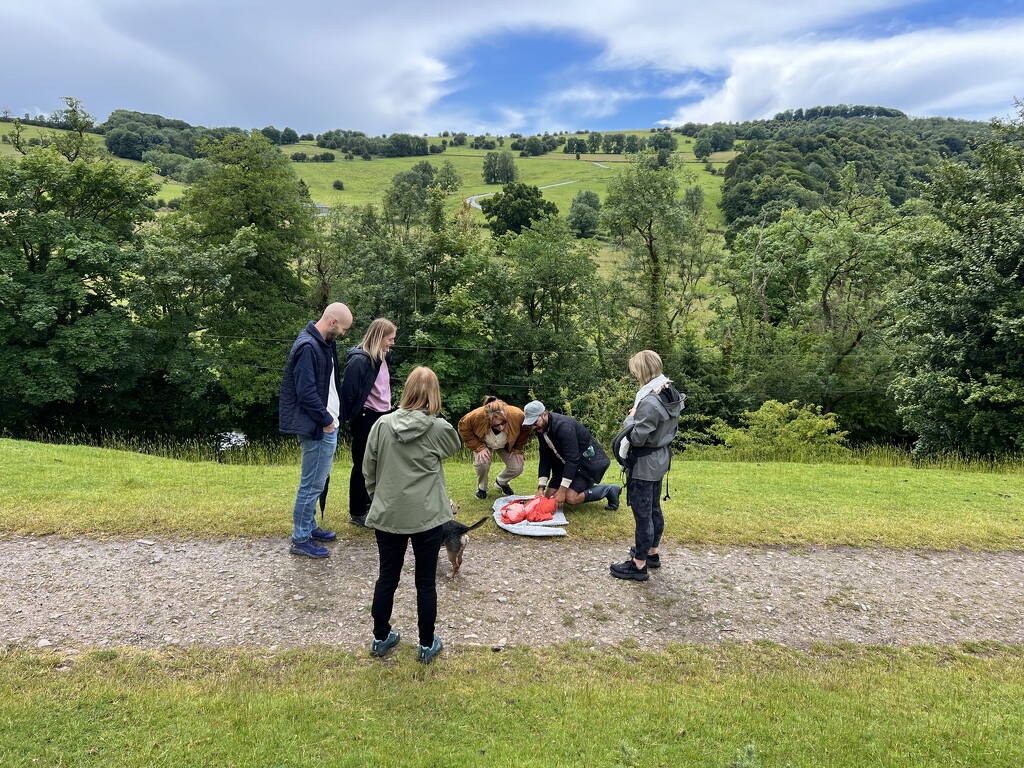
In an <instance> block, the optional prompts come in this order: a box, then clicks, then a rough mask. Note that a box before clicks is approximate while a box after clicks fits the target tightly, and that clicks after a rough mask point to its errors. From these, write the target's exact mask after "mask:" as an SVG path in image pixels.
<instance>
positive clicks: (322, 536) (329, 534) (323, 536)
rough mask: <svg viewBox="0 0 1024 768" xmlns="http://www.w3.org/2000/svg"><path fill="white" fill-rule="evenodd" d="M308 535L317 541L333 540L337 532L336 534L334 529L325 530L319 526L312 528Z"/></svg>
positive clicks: (336, 536)
mask: <svg viewBox="0 0 1024 768" xmlns="http://www.w3.org/2000/svg"><path fill="white" fill-rule="evenodd" d="M309 535H310V536H312V537H313V538H314V539H316V540H317V541H334V540H335V539H336V538H338V534H336V533H335V532H334V531H325V530H324V529H323V528H321V527H320V526H317V527H316V528H314V529H313V531H312V533H310V534H309Z"/></svg>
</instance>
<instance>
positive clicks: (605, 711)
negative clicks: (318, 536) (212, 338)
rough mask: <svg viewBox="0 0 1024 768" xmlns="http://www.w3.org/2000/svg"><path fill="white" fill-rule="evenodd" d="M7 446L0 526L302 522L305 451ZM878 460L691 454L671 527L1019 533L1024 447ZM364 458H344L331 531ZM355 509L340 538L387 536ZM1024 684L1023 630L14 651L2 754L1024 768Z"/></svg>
mask: <svg viewBox="0 0 1024 768" xmlns="http://www.w3.org/2000/svg"><path fill="white" fill-rule="evenodd" d="M0 458H2V461H0V487H2V488H3V489H4V492H3V494H2V496H0V536H3V535H10V534H59V535H64V536H83V535H84V536H93V537H134V536H139V535H150V536H161V537H170V538H183V539H187V538H189V537H195V536H199V535H208V536H212V537H233V536H259V537H263V536H270V537H278V536H279V537H281V538H282V539H283V538H285V537H286V536H287V535H288V534H289V532H290V525H291V504H292V499H293V495H294V492H295V485H296V483H297V480H298V465H297V455H296V453H295V451H294V449H292V448H290V447H289V446H288V444H287V443H285V444H283V445H281V446H277V447H275V448H273V449H272V450H270V451H269V452H268V453H266V454H265V455H256V456H249V457H248V460H253V461H262V462H264V463H258V464H257V463H234V464H232V463H221V462H215V461H209V460H206V461H196V460H185V459H181V458H168V457H161V456H152V455H144V454H142V453H139V452H138V451H137V450H136V451H129V450H117V449H112V448H97V447H89V446H83V445H77V446H76V445H53V444H45V443H37V442H28V441H20V440H11V439H0ZM243 458H245V457H243ZM876 458H877V457H876ZM882 459H883V460H882V461H877V462H876V463H870V462H869V461H866V460H850V461H848V462H847V463H843V464H814V463H802V462H790V463H783V462H757V461H743V462H730V461H722V460H678V461H676V462H675V464H674V466H673V470H672V473H671V476H670V481H669V489H670V492H671V499H670V500H669V501H667V502H665V503H664V505H663V506H664V508H665V515H666V519H667V529H668V530H667V534H668V538H669V539H670V540H671V541H672V542H673V543H674V544H682V545H711V546H720V545H777V544H783V545H796V546H800V545H812V544H813V545H866V546H885V547H925V548H934V549H960V548H972V549H1012V550H1021V549H1024V469H1022V468H1021V467H1020V466H1019V464H1007V465H1002V466H996V467H992V466H986V465H977V464H966V465H963V466H957V465H956V464H955V463H953V464H952V465H950V466H934V467H931V468H920V467H913V466H906V465H903V464H901V462H899V461H894V460H892V457H889V459H888V460H885V457H882ZM535 460H536V459H535V457H533V456H528V458H527V472H526V476H527V477H529V476H530V474H531V470H532V468H533V466H534V464H533V462H534V461H535ZM267 462H269V463H267ZM349 466H350V465H349V460H348V458H347V456H346V455H345V454H344V453H343V454H341V455H340V456H339V458H338V460H337V462H336V465H335V470H334V475H335V482H334V485H333V487H332V494H337V499H338V500H336V501H335V502H334V504H333V505H332V504H331V503H329V504H328V523H329V524H330V523H331V512H332V509H333V510H338V509H343V502H342V501H340V500H341V499H344V498H345V496H346V493H345V483H346V481H347V475H348V469H349ZM446 474H447V478H448V487H449V491H450V495H451V496H452V497H454V498H456V499H458V500H460V501H461V502H462V505H463V511H462V514H463V516H464V517H465V518H466V519H471V518H475V517H476V516H478V515H479V514H481V513H483V512H484V511H485V510H488V509H489V506H488V504H487V502H484V501H478V500H476V499H475V498H474V497H473V489H474V487H475V477H474V473H473V470H472V466H471V464H470V461H469V457H468V456H459V457H455V458H454V459H453V460H451V461H449V462H447V464H446ZM520 485H521V484H520ZM519 490H520V491H527V492H528V491H529V490H530V489H529V488H526V487H525V486H523V487H520V488H519ZM334 514H335V520H337V519H338V518H339V517H342V515H343V512H339V511H335V512H334ZM568 517H569V520H570V525H569V529H568V530H569V539H570V540H572V539H578V540H594V541H610V540H628V539H629V538H630V536H631V534H632V517H631V515H630V514H629V513H628V511H625V508H623V511H620V512H618V513H608V512H605V511H603V510H602V509H600V505H596V504H595V505H590V506H589V507H586V506H585V507H581V508H579V509H576V510H573V509H572V508H570V509H569V510H568ZM342 519H343V517H342ZM337 527H338V529H339V535H340V536H341V537H342V538H354V537H367V538H369V535H370V534H369V532H368V531H363V530H358V529H355V528H352V527H351V526H347V525H339V526H337ZM485 535H504V534H503V533H501V532H498V533H497V534H485ZM556 545H557V543H556ZM2 581H3V570H2V566H0V583H2ZM1022 696H1024V648H1022V647H1017V646H1001V645H995V644H990V643H971V644H962V645H958V646H950V647H910V648H893V647H862V646H856V645H852V644H838V645H821V646H815V647H811V648H810V649H808V650H795V649H789V648H784V647H780V646H777V645H773V644H764V643H753V644H726V645H718V646H696V645H685V644H680V645H673V646H669V647H668V648H666V649H665V650H663V651H661V652H658V653H651V652H644V651H641V650H640V648H639V647H638V646H637V645H635V644H631V643H628V642H627V643H623V644H620V645H619V646H616V647H614V648H611V649H602V650H596V649H592V648H588V647H584V646H581V645H577V644H572V643H570V644H566V645H559V646H553V647H547V648H529V647H515V648H512V649H509V650H506V651H504V652H502V653H500V654H496V653H493V652H491V651H490V650H489V649H485V648H484V649H460V650H459V651H458V652H457V653H448V654H446V655H444V656H443V657H442V658H441V659H440V660H439V661H438V662H436V663H435V664H433V665H431V666H429V667H422V666H421V665H419V664H417V663H416V662H415V661H414V660H413V659H412V657H411V656H409V655H402V656H395V657H390V658H388V659H386V660H383V661H380V660H375V659H371V658H370V657H369V656H366V655H362V654H354V653H349V652H345V651H341V650H338V649H336V648H330V647H323V646H311V647H307V648H303V649H299V650H294V651H277V650H274V649H266V648H246V647H241V648H236V649H228V650H225V649H209V648H201V647H197V648H190V649H188V648H174V647H168V648H165V649H160V650H150V651H147V650H138V649H124V648H122V649H109V648H103V649H98V648H81V649H77V650H74V651H71V650H61V651H51V650H35V649H31V650H29V649H23V648H16V647H6V648H3V647H0V765H3V766H5V768H6V767H7V766H19V767H20V766H35V765H47V766H110V765H116V766H150V765H159V766H195V765H203V766H208V765H218V766H219V765H230V766H268V765H273V766H299V765H309V764H316V763H322V764H325V765H332V766H363V765H386V766H405V765H408V766H452V765H457V766H476V765H481V766H545V768H547V767H549V766H562V765H566V766H637V767H639V766H644V768H647V767H648V766H680V765H686V766H720V767H721V768H737V767H739V768H767V767H768V766H773V767H774V766H779V768H782V767H783V766H792V767H796V766H807V767H808V768H811V767H814V768H818V767H819V766H862V765H878V766H925V765H929V766H931V765H936V766H938V765H941V766H986V767H990V766H1018V765H1021V764H1022V763H1024V739H1022V738H1021V736H1020V734H1021V733H1024V709H1022V708H1021V707H1020V700H1021V698H1022Z"/></svg>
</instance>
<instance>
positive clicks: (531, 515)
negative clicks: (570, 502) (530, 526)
mask: <svg viewBox="0 0 1024 768" xmlns="http://www.w3.org/2000/svg"><path fill="white" fill-rule="evenodd" d="M557 508H558V502H556V501H555V500H554V499H549V498H547V497H546V496H540V495H537V496H534V497H533V498H532V499H530V500H529V501H528V502H526V519H527V520H529V521H530V522H531V523H543V522H544V521H545V520H550V519H551V518H553V517H554V516H555V510H556V509H557Z"/></svg>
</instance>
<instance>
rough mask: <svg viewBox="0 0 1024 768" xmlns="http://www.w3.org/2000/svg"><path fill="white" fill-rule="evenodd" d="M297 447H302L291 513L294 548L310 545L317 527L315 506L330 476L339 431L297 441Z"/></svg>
mask: <svg viewBox="0 0 1024 768" xmlns="http://www.w3.org/2000/svg"><path fill="white" fill-rule="evenodd" d="M299 445H300V446H301V447H302V476H301V477H300V478H299V490H298V492H297V493H296V494H295V510H294V511H293V513H292V520H293V524H292V539H293V540H294V541H295V543H296V544H301V543H302V542H304V541H309V538H310V535H311V534H312V533H313V529H314V528H315V527H316V502H317V499H319V498H320V494H321V493H323V490H324V484H325V483H326V482H327V478H328V477H329V476H330V474H331V462H332V461H334V451H335V450H336V449H337V447H338V430H337V429H335V430H334V431H332V432H324V436H323V438H322V439H320V440H314V439H313V438H311V437H300V438H299Z"/></svg>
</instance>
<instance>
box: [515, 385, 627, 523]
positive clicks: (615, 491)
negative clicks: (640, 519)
mask: <svg viewBox="0 0 1024 768" xmlns="http://www.w3.org/2000/svg"><path fill="white" fill-rule="evenodd" d="M523 413H524V414H525V418H524V419H523V424H524V425H525V426H532V427H533V428H534V430H535V431H536V432H537V435H538V441H537V442H538V443H539V445H540V464H539V467H538V471H537V492H538V493H543V494H544V495H545V496H547V497H549V498H551V497H554V499H555V500H556V501H557V502H558V503H559V504H563V503H565V504H584V503H586V502H588V501H597V500H599V499H607V501H608V503H607V505H606V506H605V509H618V508H619V494H620V493H621V492H622V487H621V486H618V485H608V484H604V485H602V484H601V478H602V477H604V473H605V471H606V470H607V469H608V467H609V465H610V464H611V462H610V461H609V460H608V456H607V454H605V452H604V449H602V448H601V446H600V445H598V443H597V441H596V440H595V439H594V437H593V435H591V434H590V430H588V429H587V428H586V427H585V426H583V425H582V424H580V422H578V421H576V419H574V418H573V417H572V416H566V415H564V414H561V413H550V412H549V411H548V410H547V409H546V408H545V407H544V403H542V402H541V401H540V400H533V401H532V402H529V403H527V404H526V407H525V408H523Z"/></svg>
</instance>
